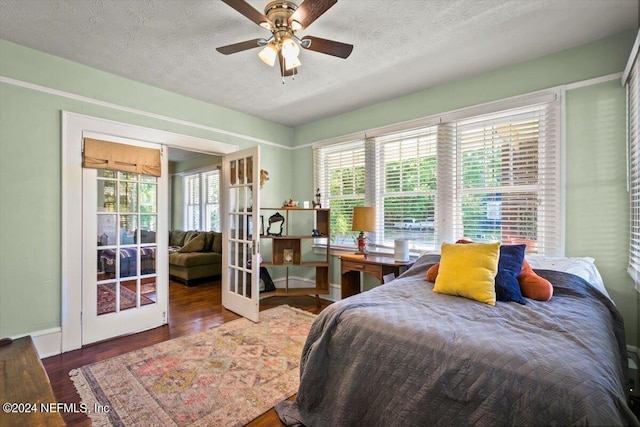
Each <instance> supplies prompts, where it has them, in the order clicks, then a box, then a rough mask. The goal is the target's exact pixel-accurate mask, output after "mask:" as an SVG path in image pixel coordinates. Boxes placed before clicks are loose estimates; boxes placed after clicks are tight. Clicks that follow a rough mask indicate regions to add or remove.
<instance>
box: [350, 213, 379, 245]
mask: <svg viewBox="0 0 640 427" xmlns="http://www.w3.org/2000/svg"><path fill="white" fill-rule="evenodd" d="M351 230H352V231H359V232H360V234H359V235H358V254H361V255H366V254H367V242H366V239H367V238H366V236H365V235H364V232H365V231H376V208H370V207H355V208H353V221H352V222H351Z"/></svg>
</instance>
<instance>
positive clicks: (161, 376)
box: [69, 305, 316, 426]
mask: <svg viewBox="0 0 640 427" xmlns="http://www.w3.org/2000/svg"><path fill="white" fill-rule="evenodd" d="M315 317H316V316H315V315H314V314H311V313H308V312H306V311H302V310H299V309H296V308H292V307H289V306H286V305H282V306H279V307H275V308H272V309H269V310H265V311H262V312H260V322H259V323H253V322H251V321H250V320H247V319H238V320H233V321H231V322H227V323H224V324H223V325H221V326H218V327H215V328H211V329H208V330H206V331H202V332H198V333H197V334H193V335H188V336H184V337H180V338H176V339H173V340H170V341H165V342H162V343H160V344H156V345H153V346H150V347H146V348H143V349H140V350H136V351H133V352H131V353H127V354H123V355H121V356H117V357H114V358H111V359H108V360H104V361H102V362H97V363H94V364H91V365H87V366H83V367H81V368H79V369H74V370H72V371H71V372H70V373H69V375H70V376H71V379H72V381H73V383H74V385H75V387H76V390H77V391H78V394H79V395H80V398H81V399H82V403H84V404H85V405H87V407H88V408H89V410H90V412H93V411H92V410H93V408H94V407H96V406H94V405H96V404H97V405H101V406H105V405H107V406H108V407H109V411H108V412H107V413H90V414H89V417H90V418H91V419H92V421H93V425H94V426H103V425H106V426H109V425H113V426H116V425H117V426H240V425H244V424H246V423H248V422H249V421H251V420H253V419H254V418H256V417H258V416H259V415H261V414H262V413H264V412H266V411H268V410H269V409H271V408H272V407H273V406H275V405H276V403H278V402H280V401H281V400H284V399H287V398H289V397H290V396H292V395H293V394H295V393H296V391H297V390H298V386H299V380H300V379H299V376H300V375H299V373H300V370H299V363H300V356H301V353H302V347H303V345H304V342H305V339H306V337H307V335H308V333H309V329H310V328H311V324H312V323H313V321H314V320H315Z"/></svg>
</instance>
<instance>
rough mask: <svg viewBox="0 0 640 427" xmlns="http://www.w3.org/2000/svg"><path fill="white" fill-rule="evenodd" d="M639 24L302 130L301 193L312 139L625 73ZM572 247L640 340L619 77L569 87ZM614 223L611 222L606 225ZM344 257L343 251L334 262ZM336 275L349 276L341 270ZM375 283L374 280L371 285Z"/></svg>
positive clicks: (306, 184)
mask: <svg viewBox="0 0 640 427" xmlns="http://www.w3.org/2000/svg"><path fill="white" fill-rule="evenodd" d="M635 37H636V32H635V31H629V32H625V33H621V34H618V35H616V36H614V37H611V38H608V39H604V40H600V41H597V42H594V43H591V44H587V45H584V46H580V47H577V48H574V49H569V50H566V51H563V52H560V53H556V54H553V55H548V56H544V57H541V58H537V59H534V60H531V61H528V62H524V63H521V64H516V65H513V66H509V67H505V68H502V69H499V70H496V71H492V72H487V73H483V74H479V75H477V76H474V77H471V78H469V79H465V80H461V81H457V82H453V83H449V84H445V85H442V86H438V87H435V88H432V89H428V90H425V91H422V92H417V93H414V94H411V95H407V96H403V97H400V98H397V99H393V100H390V101H387V102H383V103H380V104H376V105H372V106H370V107H366V108H363V109H361V110H357V111H352V112H349V113H346V114H342V115H340V116H335V117H331V118H328V119H324V120H320V121H318V122H314V123H311V124H308V125H304V126H300V127H298V128H296V129H295V135H294V145H295V146H297V147H304V148H300V149H299V150H296V151H295V152H294V158H295V161H294V163H293V174H294V176H295V177H296V179H295V182H294V187H293V192H294V198H296V197H297V198H303V197H305V196H306V195H308V194H309V193H310V192H311V191H312V190H313V176H312V175H313V173H312V172H313V169H312V163H313V155H312V149H311V147H310V144H311V143H313V142H315V141H322V140H325V139H329V138H332V137H337V136H341V135H347V134H351V133H354V132H362V131H366V130H368V129H374V128H377V127H381V126H385V125H388V124H393V123H399V122H404V121H408V120H412V119H416V118H420V117H428V116H430V115H435V114H439V113H445V112H448V111H452V110H455V109H459V108H464V107H468V106H472V105H477V104H481V103H485V102H489V101H495V100H499V99H503V98H507V97H512V96H517V95H521V94H525V93H529V92H532V91H537V90H542V89H546V88H550V87H556V86H560V85H564V84H569V83H574V82H578V81H582V80H586V79H591V78H595V77H600V76H604V75H608V74H612V73H617V72H621V71H622V70H623V69H624V67H625V65H626V62H627V59H628V57H629V53H630V52H631V48H632V46H633V41H634V40H635ZM566 124H567V128H566V159H565V163H566V165H567V171H566V188H565V189H566V193H565V195H566V209H567V210H566V224H567V227H566V242H567V244H566V254H567V256H591V257H594V258H596V265H597V267H598V268H599V269H600V272H601V274H602V276H603V278H604V281H605V285H606V286H607V289H608V292H609V293H610V294H611V297H612V298H613V299H614V301H615V302H616V304H617V306H618V308H619V309H620V311H621V313H622V315H623V316H624V318H625V325H626V339H627V343H629V344H632V345H638V338H637V337H638V334H639V333H640V331H639V330H638V322H639V316H638V308H639V306H638V300H640V297H639V296H638V295H637V292H635V290H633V289H632V285H631V280H630V278H629V277H628V276H627V274H626V272H625V269H626V262H627V249H628V239H629V237H628V230H629V228H628V227H629V207H628V193H627V192H626V181H625V179H626V178H625V171H626V166H625V165H626V163H625V162H626V160H625V138H626V137H625V94H624V90H623V88H622V85H621V83H620V80H617V79H616V80H615V81H610V82H608V83H604V84H599V85H595V86H589V87H585V88H581V89H574V90H568V91H567V93H566ZM605 222H606V225H605ZM338 263H339V260H338V259H337V258H334V261H333V264H334V265H337V264H338ZM332 272H333V274H332V277H331V282H332V283H334V284H339V283H340V275H339V269H335V268H333V269H332ZM365 285H366V286H367V287H369V286H370V285H371V283H370V282H367V283H366V284H365Z"/></svg>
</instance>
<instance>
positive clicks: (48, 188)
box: [0, 40, 293, 337]
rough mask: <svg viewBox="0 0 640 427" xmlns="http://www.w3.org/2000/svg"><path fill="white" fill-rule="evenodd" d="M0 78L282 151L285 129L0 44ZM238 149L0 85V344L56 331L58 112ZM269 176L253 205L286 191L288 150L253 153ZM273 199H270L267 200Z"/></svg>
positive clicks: (287, 138)
mask: <svg viewBox="0 0 640 427" xmlns="http://www.w3.org/2000/svg"><path fill="white" fill-rule="evenodd" d="M0 75H1V76H3V77H7V78H13V79H17V80H21V81H26V82H29V83H34V84H38V85H42V86H46V87H50V88H53V89H58V90H63V91H67V92H70V93H73V94H77V95H81V96H86V97H91V98H94V99H98V100H101V101H109V102H112V103H115V104H118V105H122V106H125V107H130V108H136V109H141V110H144V111H147V112H153V113H156V114H162V115H165V116H169V117H172V118H177V119H181V120H187V121H191V122H194V123H197V124H200V125H204V126H208V127H214V128H218V129H223V130H225V131H232V132H238V133H242V134H245V135H249V136H252V137H256V138H261V139H264V140H269V141H275V142H279V143H282V144H284V145H285V146H288V145H291V142H292V135H293V131H292V130H291V129H290V128H287V127H284V126H281V125H278V124H274V123H271V122H268V121H265V120H261V119H257V118H255V117H251V116H248V115H246V114H242V113H237V112H233V111H231V110H228V109H224V108H221V107H217V106H215V105H211V104H207V103H204V102H201V101H197V100H194V99H190V98H187V97H184V96H181V95H177V94H174V93H170V92H167V91H164V90H160V89H157V88H154V87H151V86H147V85H143V84H140V83H136V82H133V81H130V80H127V79H124V78H121V77H117V76H114V75H111V74H108V73H104V72H101V71H97V70H95V69H91V68H89V67H85V66H83V65H80V64H76V63H73V62H70V61H66V60H63V59H60V58H56V57H54V56H51V55H47V54H43V53H41V52H38V51H35V50H32V49H28V48H24V47H21V46H18V45H15V44H13V43H9V42H6V41H2V40H0ZM62 111H71V112H75V113H80V114H86V115H90V116H94V117H100V118H106V119H110V120H115V121H119V122H124V123H130V124H134V125H140V126H145V127H149V128H155V129H161V130H165V131H169V132H175V133H180V134H185V135H191V136H197V137H201V138H207V139H211V140H214V141H220V142H225V143H229V144H235V145H238V146H239V148H245V147H249V146H253V145H255V144H256V143H255V142H253V141H247V140H245V139H242V138H239V137H235V136H229V135H225V134H223V133H218V132H214V131H211V130H207V129H200V128H194V127H190V126H186V125H182V124H176V123H171V122H168V121H164V120H160V119H156V118H150V117H145V116H142V115H138V114H134V113H130V112H124V111H119V110H116V109H112V108H108V107H102V106H96V105H93V104H91V103H87V102H83V101H77V100H73V99H69V98H65V97H61V96H56V95H51V94H47V93H43V92H39V91H35V90H31V89H26V88H22V87H18V86H15V85H12V84H8V83H0V337H4V336H19V335H24V334H28V333H32V332H36V331H40V330H45V329H49V328H55V327H59V326H60V319H61V314H60V313H61V308H60V304H61V303H60V301H61V295H60V292H61V267H60V266H61V255H60V254H61V174H62V169H61V112H62ZM262 154H263V163H262V164H263V167H264V168H265V169H268V170H273V171H283V172H281V173H279V174H275V176H273V177H272V181H270V183H274V184H275V185H272V186H265V191H264V193H263V198H264V199H266V200H269V197H272V198H273V202H275V200H280V198H281V197H282V196H281V195H282V194H290V193H291V180H290V179H289V174H288V173H287V171H288V170H289V168H290V166H289V164H290V162H291V157H290V156H291V154H290V150H288V149H284V148H278V147H274V146H271V145H263V146H262ZM276 194H277V196H276Z"/></svg>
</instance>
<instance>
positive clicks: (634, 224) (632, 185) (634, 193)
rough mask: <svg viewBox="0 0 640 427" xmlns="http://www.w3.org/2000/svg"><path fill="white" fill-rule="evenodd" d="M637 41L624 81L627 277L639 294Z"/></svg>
mask: <svg viewBox="0 0 640 427" xmlns="http://www.w3.org/2000/svg"><path fill="white" fill-rule="evenodd" d="M639 40H640V33H639V35H638V38H637V39H636V44H635V46H634V49H633V52H632V54H631V58H630V61H629V65H628V66H627V70H625V73H624V77H623V82H624V83H625V85H626V87H627V111H628V125H629V126H628V144H629V197H630V209H631V210H630V220H631V223H630V246H629V274H630V275H631V277H632V278H633V280H634V282H635V286H636V290H638V292H640V141H639V137H638V135H639V133H640V129H639V128H640V99H639V98H640V94H639V92H640V87H639V85H640V82H639V80H640V76H639V74H640V71H639V70H638V68H639V65H638V62H639V61H638V41H639Z"/></svg>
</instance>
